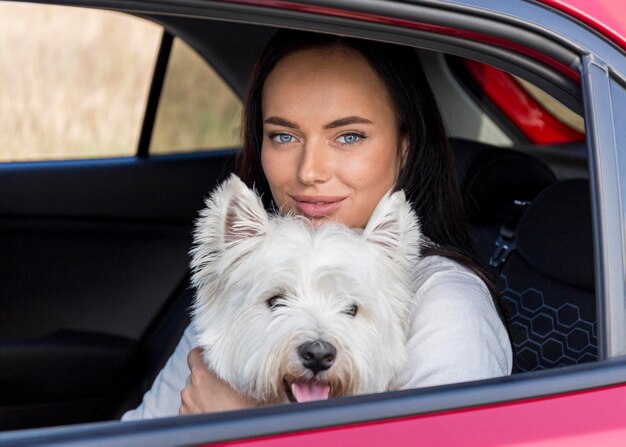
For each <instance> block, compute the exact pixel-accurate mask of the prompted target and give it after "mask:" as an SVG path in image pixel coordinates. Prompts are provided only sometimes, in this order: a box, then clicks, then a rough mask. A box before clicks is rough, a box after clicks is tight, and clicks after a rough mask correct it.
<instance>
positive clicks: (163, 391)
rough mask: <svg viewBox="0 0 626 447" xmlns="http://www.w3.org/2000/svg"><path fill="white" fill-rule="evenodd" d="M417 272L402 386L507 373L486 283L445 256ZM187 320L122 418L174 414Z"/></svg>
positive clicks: (190, 333) (505, 350)
mask: <svg viewBox="0 0 626 447" xmlns="http://www.w3.org/2000/svg"><path fill="white" fill-rule="evenodd" d="M416 269H417V270H416V271H417V272H419V278H418V282H417V289H416V290H417V291H416V294H415V300H414V309H413V322H412V325H411V330H410V335H409V340H408V350H409V361H408V363H407V365H406V368H405V369H404V370H403V371H402V373H401V374H400V377H399V380H398V383H399V384H400V386H401V388H403V389H408V388H420V387H427V386H435V385H444V384H450V383H459V382H466V381H470V380H480V379H487V378H491V377H499V376H504V375H508V374H510V373H511V366H512V353H511V345H510V343H509V338H508V336H507V333H506V330H505V328H504V326H503V324H502V322H501V321H500V318H499V317H498V314H497V312H496V309H495V307H494V305H493V302H492V299H491V295H490V294H489V291H488V290H487V287H486V286H485V284H484V283H483V282H482V281H481V280H480V279H479V278H478V277H477V276H476V275H475V274H473V273H472V272H471V271H469V270H467V269H465V268H464V267H462V266H460V265H459V264H457V263H455V262H454V261H451V260H449V259H447V258H443V257H439V256H429V257H426V258H423V259H422V260H421V261H420V262H419V264H418V265H417V266H416ZM195 345H196V344H195V333H194V330H193V326H192V325H190V326H189V327H188V328H187V330H186V331H185V334H184V335H183V338H182V339H181V340H180V342H179V343H178V346H177V347H176V350H175V351H174V354H172V356H171V357H170V358H169V360H168V362H167V364H166V365H165V367H164V368H163V369H162V370H161V372H160V373H159V375H158V376H157V378H156V379H155V381H154V383H153V385H152V388H151V389H150V390H149V391H148V392H147V393H146V394H145V395H144V397H143V402H142V403H141V404H140V405H139V406H138V407H137V408H136V409H134V410H131V411H128V412H127V413H126V414H124V416H123V418H122V420H135V419H146V418H156V417H166V416H175V415H178V409H179V407H180V392H181V391H182V389H183V387H184V386H185V384H186V382H187V377H188V375H189V369H188V367H187V354H188V353H189V351H191V349H192V348H193V347H194V346H195Z"/></svg>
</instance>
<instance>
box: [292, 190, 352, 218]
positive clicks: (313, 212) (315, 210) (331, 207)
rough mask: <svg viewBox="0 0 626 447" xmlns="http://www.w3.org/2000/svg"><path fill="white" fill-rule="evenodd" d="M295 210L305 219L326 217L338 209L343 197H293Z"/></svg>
mask: <svg viewBox="0 0 626 447" xmlns="http://www.w3.org/2000/svg"><path fill="white" fill-rule="evenodd" d="M292 198H293V200H294V202H295V205H296V208H297V210H298V211H299V212H300V213H301V214H302V215H304V216H306V217H318V218H319V217H327V216H330V215H332V214H333V213H334V212H335V211H337V210H338V209H339V207H340V206H341V204H342V203H343V201H344V199H345V197H337V196H304V195H301V196H293V197H292Z"/></svg>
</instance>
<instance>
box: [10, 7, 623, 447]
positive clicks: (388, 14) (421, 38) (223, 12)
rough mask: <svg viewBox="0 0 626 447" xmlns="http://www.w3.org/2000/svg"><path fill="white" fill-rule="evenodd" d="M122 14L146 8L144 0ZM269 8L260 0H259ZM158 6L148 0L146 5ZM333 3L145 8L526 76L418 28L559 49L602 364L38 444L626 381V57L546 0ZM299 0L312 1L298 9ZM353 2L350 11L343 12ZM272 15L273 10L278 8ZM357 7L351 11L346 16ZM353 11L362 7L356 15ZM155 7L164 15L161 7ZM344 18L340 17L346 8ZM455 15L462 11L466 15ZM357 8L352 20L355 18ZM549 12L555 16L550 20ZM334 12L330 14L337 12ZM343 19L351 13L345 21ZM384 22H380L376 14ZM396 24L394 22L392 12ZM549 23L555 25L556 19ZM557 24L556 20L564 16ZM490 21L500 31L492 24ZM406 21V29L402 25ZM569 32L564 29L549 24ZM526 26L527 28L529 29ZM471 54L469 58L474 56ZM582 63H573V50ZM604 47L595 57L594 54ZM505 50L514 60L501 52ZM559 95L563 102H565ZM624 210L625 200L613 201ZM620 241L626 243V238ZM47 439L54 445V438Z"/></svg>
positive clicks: (349, 418)
mask: <svg viewBox="0 0 626 447" xmlns="http://www.w3.org/2000/svg"><path fill="white" fill-rule="evenodd" d="M76 3H81V4H89V5H92V6H100V7H107V6H108V7H110V6H111V5H110V3H107V2H105V1H102V2H100V1H95V0H91V1H85V2H76ZM133 3H134V6H133V7H131V6H121V7H120V9H125V8H126V9H127V10H130V9H133V8H134V9H133V10H136V8H139V9H141V8H140V7H141V6H142V5H143V4H144V2H142V1H135V2H133ZM258 3H259V4H260V3H261V2H260V1H259V2H258ZM145 4H146V5H148V2H145ZM335 4H336V6H333V7H332V8H331V7H329V6H328V3H327V2H324V1H318V2H309V3H306V4H303V5H300V4H296V3H282V6H283V7H285V5H293V9H287V10H273V11H272V10H269V9H267V7H262V6H259V5H258V4H255V2H254V1H250V2H246V4H244V5H241V4H229V3H222V2H211V3H208V2H207V5H206V6H204V7H199V6H197V4H196V3H195V2H193V1H181V2H176V3H170V4H167V5H166V4H160V5H159V6H156V5H155V4H153V3H150V6H145V7H146V8H148V7H149V8H153V9H157V10H158V12H159V14H191V15H198V16H201V17H204V16H207V15H210V16H211V17H212V18H213V19H223V20H239V21H244V22H252V23H264V24H267V25H272V26H287V25H289V26H290V27H300V28H302V29H310V30H317V31H337V30H340V29H343V30H349V31H348V32H347V33H348V34H351V35H354V36H361V37H369V38H375V39H376V38H377V39H383V40H387V41H390V42H395V43H399V44H411V45H415V46H417V47H422V48H427V49H432V50H439V51H446V52H450V53H452V54H455V53H459V52H461V51H463V52H464V51H468V52H469V53H471V54H472V56H473V57H474V58H476V59H478V60H481V61H483V62H485V63H489V64H492V65H494V66H496V67H498V68H501V69H505V70H507V71H511V72H512V73H514V74H516V75H519V76H521V77H526V78H531V79H529V80H531V81H532V79H533V78H535V79H536V78H537V75H536V73H534V69H535V68H536V67H537V62H536V61H533V60H532V59H531V58H528V57H526V56H519V55H516V54H509V55H507V54H505V53H503V52H502V51H501V49H499V48H495V49H494V51H489V46H488V45H487V44H477V45H474V44H470V43H467V42H465V43H464V42H463V41H462V39H459V38H456V37H454V36H449V35H448V36H434V35H432V34H429V32H428V31H425V30H424V29H423V28H420V27H411V26H410V25H411V24H413V23H424V22H425V21H426V22H427V24H430V25H433V26H435V25H436V26H442V25H445V24H448V26H450V27H453V26H455V27H462V28H464V29H470V30H472V29H475V28H476V27H479V28H480V29H482V31H483V32H485V30H487V31H488V32H489V35H496V36H500V37H502V36H505V37H506V36H508V38H509V39H510V41H511V42H515V43H518V44H520V45H524V46H525V47H527V48H529V49H531V50H533V49H534V50H536V51H539V49H541V48H542V45H545V44H546V42H548V43H549V45H548V47H547V48H549V53H550V54H551V55H552V56H554V60H555V61H557V62H559V64H567V63H569V65H568V66H570V67H574V68H576V69H577V70H579V71H580V74H581V81H582V84H581V85H582V91H583V95H582V101H583V104H584V109H585V122H586V131H587V142H588V146H589V154H590V157H589V159H590V179H591V185H592V191H591V192H592V204H593V220H594V232H595V234H594V235H595V239H596V242H595V250H596V259H597V262H596V278H597V281H596V296H597V299H598V303H599V308H600V313H599V314H598V317H599V328H600V334H599V335H600V337H599V339H600V343H601V349H600V352H601V354H600V355H601V359H602V360H600V361H598V362H594V363H592V364H585V365H575V366H571V367H563V368H559V369H553V370H546V371H540V372H534V373H525V374H522V375H518V376H513V377H506V378H501V379H493V380H487V381H480V382H473V383H464V384H459V385H450V386H444V387H437V388H433V389H417V390H406V391H398V392H393V393H384V394H381V395H370V396H354V397H350V398H346V399H341V400H338V401H335V402H332V401H330V402H316V403H310V404H304V405H298V406H297V407H286V406H279V407H272V408H263V409H254V410H247V411H243V412H236V413H228V414H212V415H200V416H194V417H189V418H166V419H161V420H154V421H140V422H134V423H125V424H118V423H105V424H98V425H97V426H95V427H93V430H91V431H90V432H89V433H90V437H89V439H85V437H84V435H85V430H87V429H85V428H82V429H78V428H61V429H44V430H39V431H37V433H34V434H32V435H31V437H30V438H28V437H22V440H23V439H29V440H30V441H31V442H32V443H36V442H68V443H69V442H78V441H79V440H80V442H82V443H83V444H84V445H90V444H94V445H95V444H96V443H101V442H102V441H103V440H105V439H106V442H107V443H108V444H109V445H136V444H138V443H140V442H142V443H153V444H154V445H166V444H168V443H172V444H177V443H180V442H187V443H195V442H220V441H228V440H234V439H242V438H247V437H257V436H267V435H271V434H275V433H285V432H292V431H302V430H313V429H318V428H323V427H333V426H338V425H345V424H358V423H365V422H368V421H378V420H381V419H391V418H402V417H414V416H417V415H421V414H431V413H434V412H439V411H452V410H457V409H462V408H470V407H471V408H474V407H479V406H482V405H493V404H498V403H505V402H514V401H518V400H528V399H531V398H536V397H543V396H555V395H559V394H563V393H573V392H578V391H583V390H589V389H596V388H600V387H607V386H611V385H618V384H623V383H625V382H626V358H624V357H622V358H618V357H620V356H624V355H625V354H626V346H625V345H624V335H625V334H624V330H625V328H624V320H625V313H624V307H625V299H624V297H625V296H626V293H624V292H625V287H624V277H625V272H626V269H625V267H626V266H625V264H624V253H625V252H626V241H625V240H624V237H623V236H622V234H621V229H622V228H623V227H624V214H623V213H622V211H621V210H623V209H626V202H625V200H626V193H625V192H626V183H625V181H624V180H620V176H619V170H618V169H616V168H615V167H616V166H626V154H625V153H624V151H621V153H620V151H619V150H618V148H617V146H616V143H615V128H614V124H613V122H612V121H610V120H602V119H601V111H602V110H607V109H606V107H610V106H611V97H610V82H611V79H612V78H613V79H618V80H619V82H620V83H623V82H624V79H626V78H625V77H624V74H625V73H626V59H625V58H624V54H623V53H622V52H621V50H619V49H617V48H616V47H614V46H613V45H611V44H610V43H609V42H607V41H605V40H604V39H603V38H602V37H601V36H599V35H597V34H595V33H592V32H590V31H589V30H588V29H587V28H585V27H584V26H582V25H581V24H579V23H576V22H574V21H573V20H570V19H569V18H567V17H565V16H563V15H561V14H559V13H558V12H554V13H553V14H546V11H547V12H550V11H552V10H551V9H550V8H549V7H546V6H544V5H539V4H535V3H523V4H519V3H516V4H509V3H508V2H498V3H497V4H493V2H490V1H489V0H460V1H459V2H457V3H455V4H453V5H443V6H441V8H440V9H439V7H430V6H424V4H419V5H406V4H400V3H391V2H385V3H379V2H368V3H363V4H361V3H358V2H356V1H343V2H340V1H337V2H335ZM298 6H302V7H301V8H298ZM342 8H345V10H342ZM270 11H271V12H270ZM346 11H347V12H346ZM351 11H352V13H351ZM153 12H154V11H153ZM340 13H341V14H340ZM449 13H460V14H461V15H462V16H463V14H464V16H463V17H464V18H463V19H459V18H458V17H456V16H454V15H451V14H449ZM351 14H352V15H351ZM543 14H545V15H543ZM329 15H330V16H331V17H329ZM341 15H343V17H342V16H341ZM377 17H378V18H381V19H380V20H379V19H376V20H375V18H377ZM385 18H387V19H389V18H393V20H392V19H389V20H383V19H385ZM548 18H549V20H551V21H552V23H548ZM555 22H556V23H555ZM486 24H488V25H490V26H488V27H486V26H485V25H486ZM403 26H404V27H403ZM557 28H558V29H559V30H560V32H559V33H558V34H557V33H556V32H553V31H550V30H551V29H557ZM520 29H521V30H522V31H523V32H522V31H520ZM464 54H465V55H467V53H464ZM572 54H574V55H575V58H574V59H572V58H571V55H572ZM590 54H593V55H594V56H590ZM500 57H502V58H503V59H498V58H500ZM537 72H540V73H541V74H542V76H545V77H544V78H543V79H540V80H539V82H540V84H544V85H547V86H548V88H549V89H556V90H559V89H560V90H561V94H562V95H563V97H564V98H566V99H567V98H568V97H569V100H570V101H571V100H572V98H574V99H575V93H574V92H573V91H571V86H570V85H569V83H568V82H567V81H559V80H558V79H555V78H554V76H555V73H554V72H553V71H551V70H550V69H549V68H546V67H539V68H538V71H537ZM559 99H560V98H559ZM615 203H618V204H619V206H618V207H615V206H614V204H615ZM616 242H617V243H616ZM44 439H45V441H44Z"/></svg>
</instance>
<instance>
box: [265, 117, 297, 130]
mask: <svg viewBox="0 0 626 447" xmlns="http://www.w3.org/2000/svg"><path fill="white" fill-rule="evenodd" d="M264 122H265V123H267V124H275V125H277V126H283V127H289V128H290V129H299V127H298V125H297V124H296V123H292V122H291V121H288V120H286V119H285V118H280V117H278V116H270V117H269V118H266V119H265V121H264Z"/></svg>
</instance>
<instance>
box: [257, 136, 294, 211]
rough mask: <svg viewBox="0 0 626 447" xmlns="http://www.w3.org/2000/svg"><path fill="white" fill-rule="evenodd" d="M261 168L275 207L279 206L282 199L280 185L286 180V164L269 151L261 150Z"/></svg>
mask: <svg viewBox="0 0 626 447" xmlns="http://www.w3.org/2000/svg"><path fill="white" fill-rule="evenodd" d="M261 168H262V169H263V174H265V178H266V179H267V183H268V184H269V186H270V192H271V193H272V197H273V198H274V201H275V202H276V205H277V206H281V205H282V204H283V203H282V202H283V199H282V198H281V194H280V185H281V184H283V183H284V182H285V179H286V178H288V170H287V169H288V164H286V163H284V160H281V157H276V156H275V154H274V153H273V152H272V151H271V150H265V149H263V148H261Z"/></svg>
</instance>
